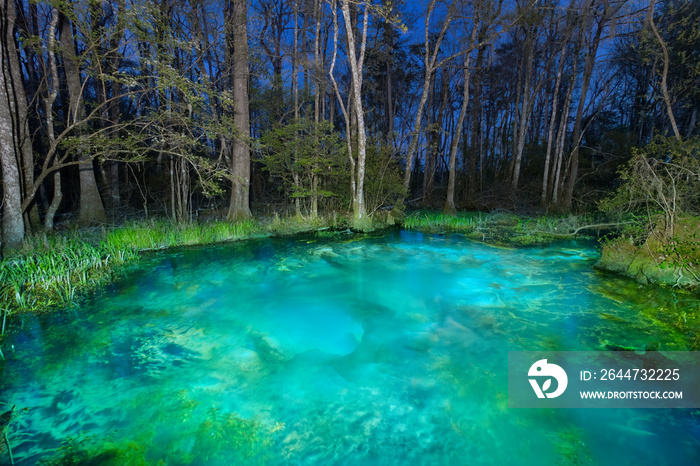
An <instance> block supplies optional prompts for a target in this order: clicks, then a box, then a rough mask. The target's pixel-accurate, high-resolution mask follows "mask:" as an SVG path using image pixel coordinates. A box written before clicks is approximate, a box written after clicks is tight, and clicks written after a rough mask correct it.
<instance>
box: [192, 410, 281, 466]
mask: <svg viewBox="0 0 700 466" xmlns="http://www.w3.org/2000/svg"><path fill="white" fill-rule="evenodd" d="M276 430H280V429H279V428H278V426H275V428H273V429H272V431H273V432H274V431H276ZM271 433H272V432H270V430H268V429H267V428H265V426H263V424H262V423H261V422H260V421H259V420H258V419H256V418H253V419H244V418H242V417H240V416H238V415H237V414H236V413H222V412H220V411H219V410H218V409H215V408H212V409H210V410H209V412H208V414H207V418H206V419H205V420H204V422H202V423H201V424H200V425H199V428H198V429H197V431H196V432H195V434H194V438H195V443H194V447H193V452H194V458H193V460H194V461H193V462H194V463H196V464H201V463H207V464H265V462H266V461H265V460H266V459H269V458H268V456H269V454H270V453H271V452H270V450H269V448H270V446H271V444H272V438H271Z"/></svg>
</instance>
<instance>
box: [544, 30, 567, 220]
mask: <svg viewBox="0 0 700 466" xmlns="http://www.w3.org/2000/svg"><path fill="white" fill-rule="evenodd" d="M565 62H566V42H564V44H563V45H562V47H561V52H560V57H559V66H558V67H557V80H556V84H555V85H554V93H553V94H552V114H551V116H550V119H549V131H548V135H547V151H546V153H545V157H544V173H543V175H542V195H541V197H540V204H541V205H542V206H543V207H544V206H546V205H547V181H548V180H549V164H550V159H551V155H552V145H553V144H554V128H555V127H556V124H557V120H556V118H557V107H558V104H559V89H560V88H561V78H562V74H563V72H564V63H565Z"/></svg>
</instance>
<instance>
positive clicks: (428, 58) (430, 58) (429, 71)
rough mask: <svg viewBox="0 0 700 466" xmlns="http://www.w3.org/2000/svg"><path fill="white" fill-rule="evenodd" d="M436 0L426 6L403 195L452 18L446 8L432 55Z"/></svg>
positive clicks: (409, 180)
mask: <svg viewBox="0 0 700 466" xmlns="http://www.w3.org/2000/svg"><path fill="white" fill-rule="evenodd" d="M435 2H436V0H430V3H429V4H428V9H427V12H426V18H425V52H424V53H425V55H424V56H423V66H424V67H425V76H424V77H423V92H422V93H421V98H420V101H419V102H418V109H417V111H416V121H415V124H414V127H413V134H412V135H411V142H410V143H409V145H408V152H407V153H406V169H405V171H404V175H403V190H404V195H408V190H409V187H410V185H411V173H412V171H413V155H414V154H415V152H416V148H417V147H418V141H419V140H420V133H421V125H422V123H423V109H424V108H425V104H426V102H427V101H428V94H429V93H430V85H431V82H432V78H433V74H434V73H435V69H436V66H435V65H436V63H437V58H438V53H439V52H440V45H441V44H442V40H443V38H444V37H445V33H446V32H447V29H448V28H449V26H450V23H451V22H452V19H453V18H454V11H453V8H452V7H451V6H450V7H448V11H447V14H446V16H445V19H444V21H443V24H442V30H441V31H440V34H438V37H437V38H436V39H435V45H434V47H433V50H432V53H431V50H430V17H431V16H432V14H433V11H434V9H435ZM399 203H403V199H400V200H399Z"/></svg>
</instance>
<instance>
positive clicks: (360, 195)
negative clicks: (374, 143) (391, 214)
mask: <svg viewBox="0 0 700 466" xmlns="http://www.w3.org/2000/svg"><path fill="white" fill-rule="evenodd" d="M341 11H342V13H343V19H344V20H345V36H346V39H347V44H348V49H347V50H348V52H347V55H348V62H349V64H350V73H351V84H352V92H353V95H352V105H351V108H352V110H353V112H352V113H353V114H354V116H355V118H356V121H357V125H356V129H357V162H356V164H355V167H354V168H355V170H354V171H353V173H352V176H353V178H354V179H355V193H354V194H355V195H354V196H353V199H352V207H353V218H354V223H355V226H357V227H358V228H361V229H362V228H365V227H366V224H367V220H368V219H367V212H366V208H365V196H364V184H365V158H366V151H367V133H366V129H365V115H364V109H363V106H362V68H363V66H364V65H363V64H364V59H365V50H366V47H367V28H368V25H369V8H368V5H366V4H365V11H364V19H363V24H362V32H361V35H362V36H361V39H360V44H359V45H360V50H359V53H358V51H357V44H356V37H355V31H354V27H353V22H352V20H351V18H350V0H341Z"/></svg>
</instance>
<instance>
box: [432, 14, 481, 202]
mask: <svg viewBox="0 0 700 466" xmlns="http://www.w3.org/2000/svg"><path fill="white" fill-rule="evenodd" d="M475 40H476V25H474V29H472V35H471V43H472V44H473V43H474V41H475ZM469 57H470V54H469V53H466V54H465V55H464V90H463V92H462V107H461V108H460V109H459V118H458V119H457V125H456V128H455V135H454V137H453V138H452V144H451V145H450V168H449V174H448V178H447V199H445V207H443V209H442V210H443V211H444V212H445V213H446V214H450V215H454V214H456V213H457V209H456V208H455V179H456V178H457V173H456V167H455V166H456V161H457V149H458V147H459V139H460V136H461V135H462V128H463V125H464V117H465V116H466V115H467V107H468V106H469V77H470V72H469ZM482 169H483V167H482Z"/></svg>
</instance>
